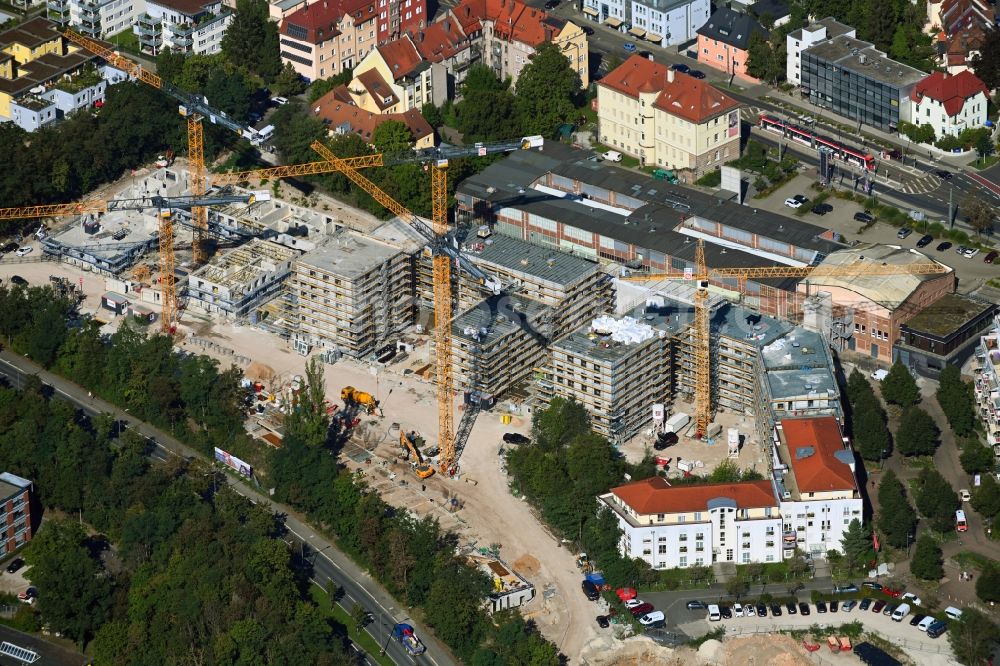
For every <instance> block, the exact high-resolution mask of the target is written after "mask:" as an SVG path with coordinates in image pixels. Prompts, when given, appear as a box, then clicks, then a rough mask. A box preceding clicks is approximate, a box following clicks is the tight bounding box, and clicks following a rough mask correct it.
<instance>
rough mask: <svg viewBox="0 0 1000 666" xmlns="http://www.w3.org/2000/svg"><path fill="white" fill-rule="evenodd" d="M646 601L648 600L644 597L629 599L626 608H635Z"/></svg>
mask: <svg viewBox="0 0 1000 666" xmlns="http://www.w3.org/2000/svg"><path fill="white" fill-rule="evenodd" d="M644 603H646V602H645V601H643V600H642V599H629V600H628V601H626V602H625V608H635V607H636V606H641V605H643V604H644Z"/></svg>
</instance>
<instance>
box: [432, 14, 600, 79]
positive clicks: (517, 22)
mask: <svg viewBox="0 0 1000 666" xmlns="http://www.w3.org/2000/svg"><path fill="white" fill-rule="evenodd" d="M452 15H453V16H454V17H455V18H456V19H457V20H458V22H459V23H460V24H462V26H463V30H464V32H465V33H466V34H468V35H472V34H474V33H477V32H480V31H481V32H480V34H481V36H480V37H478V38H477V39H476V40H475V41H476V43H477V46H478V47H479V49H480V50H481V52H482V54H483V56H482V57H483V62H484V63H486V64H487V65H489V66H490V67H492V68H493V71H495V72H496V74H497V76H498V77H500V79H501V80H502V79H505V78H507V77H510V79H511V81H512V82H513V83H517V77H518V76H519V75H520V74H521V70H522V69H524V66H525V65H527V64H528V62H530V61H531V58H532V56H533V55H534V53H535V49H537V48H538V46H539V45H541V44H542V43H543V42H552V43H553V44H555V45H556V46H557V47H559V50H560V51H561V52H562V53H563V54H564V55H565V56H566V58H567V59H568V60H569V61H570V64H571V66H572V67H573V69H575V70H576V72H577V73H578V74H579V75H580V82H581V83H582V85H583V87H584V89H586V88H587V86H588V85H590V76H589V73H590V66H589V60H588V54H587V35H586V33H585V32H584V31H583V29H582V28H581V27H580V26H578V25H576V24H575V23H573V22H572V21H566V20H563V19H559V18H556V17H555V16H552V15H549V14H547V13H545V12H544V11H542V10H539V9H534V8H532V7H529V6H528V5H526V4H524V3H523V2H521V0H462V2H461V3H459V4H458V6H456V7H455V8H454V9H453V10H452ZM446 20H447V19H446ZM476 23H478V26H476V25H475V24H476Z"/></svg>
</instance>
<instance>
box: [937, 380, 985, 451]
mask: <svg viewBox="0 0 1000 666" xmlns="http://www.w3.org/2000/svg"><path fill="white" fill-rule="evenodd" d="M938 381H939V385H938V390H937V393H936V397H937V401H938V404H939V405H941V411H943V412H944V413H945V416H947V417H948V424H949V425H950V426H951V429H952V430H953V431H954V432H955V434H956V435H957V436H958V437H966V436H968V435H969V434H971V433H972V431H973V429H974V428H975V424H976V417H975V405H974V400H973V391H972V384H971V383H969V382H964V381H962V372H961V370H959V369H958V367H957V366H954V365H948V366H945V368H944V370H942V371H941V376H940V377H939V378H938Z"/></svg>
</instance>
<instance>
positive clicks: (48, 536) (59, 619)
mask: <svg viewBox="0 0 1000 666" xmlns="http://www.w3.org/2000/svg"><path fill="white" fill-rule="evenodd" d="M86 538H87V535H86V533H85V532H84V531H83V527H81V526H80V525H77V524H75V523H72V522H66V521H60V520H58V519H53V520H48V521H46V523H45V527H44V528H43V529H42V530H40V531H39V533H38V535H37V536H36V537H35V538H34V539H32V541H31V547H30V548H29V549H28V550H27V551H25V559H26V560H27V562H28V563H29V564H30V565H31V569H29V570H28V573H27V576H28V577H29V578H30V580H31V582H32V584H34V585H35V586H36V587H37V588H38V594H39V597H40V598H42V599H43V600H44V603H43V604H42V605H41V608H42V617H43V618H44V619H45V622H46V623H47V624H49V625H50V626H52V628H53V629H56V630H57V631H61V632H63V633H64V634H67V635H68V636H71V637H73V639H74V640H76V641H77V643H79V644H81V645H83V644H84V643H86V642H87V641H88V640H89V639H90V638H91V637H92V636H93V634H94V632H95V631H97V629H98V627H100V626H101V624H103V623H104V622H105V621H106V620H107V617H108V611H109V607H110V604H111V582H110V579H109V578H108V577H107V576H106V575H105V574H104V572H103V571H102V570H101V567H100V565H99V564H98V563H97V562H96V561H95V560H94V558H93V557H91V554H90V550H89V549H88V548H87V546H86V545H85V542H86Z"/></svg>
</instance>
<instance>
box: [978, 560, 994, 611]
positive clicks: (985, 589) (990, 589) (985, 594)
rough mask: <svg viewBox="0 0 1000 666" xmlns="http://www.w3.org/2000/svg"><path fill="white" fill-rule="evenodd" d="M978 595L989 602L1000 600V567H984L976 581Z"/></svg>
mask: <svg viewBox="0 0 1000 666" xmlns="http://www.w3.org/2000/svg"><path fill="white" fill-rule="evenodd" d="M976 596H977V597H979V598H980V599H982V600H983V601H985V602H987V603H996V602H998V601H1000V567H998V566H996V565H993V566H987V567H984V568H983V570H982V572H980V574H979V579H978V580H977V581H976Z"/></svg>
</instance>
